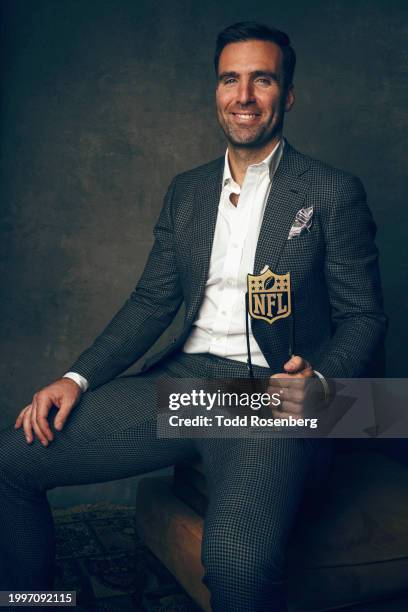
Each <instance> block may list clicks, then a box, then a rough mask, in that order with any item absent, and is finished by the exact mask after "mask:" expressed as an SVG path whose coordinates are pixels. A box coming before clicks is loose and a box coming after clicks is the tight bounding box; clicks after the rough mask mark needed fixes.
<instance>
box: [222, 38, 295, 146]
mask: <svg viewBox="0 0 408 612" xmlns="http://www.w3.org/2000/svg"><path fill="white" fill-rule="evenodd" d="M283 81H284V78H283V71H282V51H281V50H280V48H279V47H278V46H277V45H275V43H273V42H269V41H264V40H248V41H245V42H238V43H231V44H229V45H227V46H226V47H224V49H223V50H222V53H221V56H220V61H219V66H218V83H217V91H216V102H217V114H218V121H219V123H220V125H221V128H222V129H223V131H224V133H225V136H226V137H227V140H228V142H229V143H230V144H232V145H233V146H235V147H245V148H258V147H259V148H263V147H265V145H267V144H268V142H270V141H272V140H274V138H276V136H277V135H278V134H280V132H281V130H282V125H283V117H284V113H285V112H287V111H289V110H290V109H291V108H292V105H293V102H294V94H293V90H292V88H289V90H288V91H285V89H284V82H283Z"/></svg>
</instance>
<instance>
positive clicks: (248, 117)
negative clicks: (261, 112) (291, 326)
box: [235, 113, 257, 119]
mask: <svg viewBox="0 0 408 612" xmlns="http://www.w3.org/2000/svg"><path fill="white" fill-rule="evenodd" d="M235 115H236V116H237V117H239V118H240V119H254V118H255V117H257V115H255V114H253V115H248V114H245V115H241V113H235Z"/></svg>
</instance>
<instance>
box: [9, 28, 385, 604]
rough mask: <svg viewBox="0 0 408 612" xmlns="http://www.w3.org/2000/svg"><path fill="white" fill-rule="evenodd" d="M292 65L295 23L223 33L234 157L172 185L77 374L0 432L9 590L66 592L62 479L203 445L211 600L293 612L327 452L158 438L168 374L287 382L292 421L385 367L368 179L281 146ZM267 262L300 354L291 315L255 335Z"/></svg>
mask: <svg viewBox="0 0 408 612" xmlns="http://www.w3.org/2000/svg"><path fill="white" fill-rule="evenodd" d="M294 67H295V54H294V51H293V49H292V47H291V46H290V42H289V39H288V37H287V35H286V34H284V33H283V32H280V31H278V30H275V29H271V28H269V27H267V26H264V25H260V24H256V23H239V24H235V25H233V26H230V27H229V28H227V29H225V30H224V31H223V32H221V33H220V34H219V36H218V39H217V45H216V53H215V68H216V76H217V85H216V101H217V113H218V120H219V123H220V125H221V128H222V129H223V131H224V133H225V137H226V139H227V151H226V153H225V155H224V156H223V157H221V158H219V159H217V160H215V161H213V162H210V163H208V164H206V165H204V166H201V167H199V168H196V169H194V170H190V171H188V172H186V173H184V174H181V175H179V176H177V177H176V178H175V179H174V180H173V182H172V184H171V185H170V187H169V190H168V192H167V195H166V197H165V201H164V206H163V209H162V212H161V214H160V217H159V220H158V222H157V224H156V227H155V230H154V234H155V242H154V245H153V248H152V251H151V253H150V255H149V258H148V261H147V264H146V267H145V270H144V272H143V275H142V277H141V279H140V280H139V282H138V284H137V286H136V288H135V290H134V291H133V293H132V294H131V296H130V298H129V299H128V300H127V302H126V303H125V304H124V306H123V307H122V308H121V310H120V311H119V312H118V313H117V314H116V316H115V317H114V318H113V320H112V321H111V323H110V324H109V325H108V326H107V328H106V329H105V330H104V331H103V332H102V333H101V335H100V336H99V337H98V338H96V340H95V342H94V343H93V345H92V346H91V347H89V348H88V349H87V350H86V351H85V352H84V353H82V355H81V356H80V357H79V359H78V360H77V361H76V363H75V364H74V365H72V366H71V368H70V371H69V372H68V373H67V374H66V375H65V376H64V377H62V378H61V379H59V380H57V381H56V382H54V383H52V384H51V385H49V386H47V387H45V388H44V389H41V390H40V391H39V392H37V393H36V394H35V395H34V397H33V400H32V402H31V403H30V404H29V405H28V406H26V407H25V408H24V409H23V410H22V411H21V412H20V414H19V415H18V417H17V421H16V424H15V428H14V429H10V430H5V431H4V432H2V433H1V435H0V496H1V500H2V503H1V509H0V512H1V517H0V526H1V527H0V529H1V532H0V540H1V542H0V544H1V550H2V557H1V559H0V587H1V589H3V590H10V589H14V590H17V589H19V590H28V589H31V590H33V589H35V590H42V589H51V588H52V584H53V573H54V550H55V544H54V535H53V526H52V518H51V513H50V509H49V506H48V502H47V497H46V491H47V490H49V489H51V488H53V487H56V486H62V485H72V484H85V483H91V482H97V481H106V480H112V479H115V478H124V477H127V476H130V475H134V474H139V473H143V472H146V471H150V470H154V469H158V468H163V467H166V466H169V465H172V464H174V463H175V462H177V461H179V460H181V459H185V458H189V457H196V456H197V454H199V455H200V456H201V458H202V461H203V465H204V470H205V473H206V476H207V479H208V481H209V490H210V502H209V508H208V512H207V515H206V518H205V532H204V540H203V548H202V560H203V565H204V568H205V577H204V582H205V584H206V585H207V586H208V588H209V590H210V592H211V605H212V609H213V610H214V612H219V611H221V610H222V611H223V612H227V611H229V610H231V611H232V610H234V611H242V612H255V611H262V612H265V610H270V611H271V612H273V611H279V612H281V611H283V610H285V609H286V593H285V574H284V566H285V553H286V545H287V540H288V536H289V534H290V530H291V526H292V523H293V520H294V516H295V514H296V511H297V509H298V506H299V502H300V500H301V498H302V494H303V491H304V489H305V487H306V485H307V484H308V483H311V482H314V484H316V483H318V478H317V475H318V473H321V472H322V469H321V468H322V467H323V468H324V467H325V466H324V465H322V462H324V461H326V462H327V461H328V458H329V457H328V455H329V452H330V449H329V448H327V447H325V446H324V445H323V444H322V441H319V440H316V439H315V440H307V439H300V438H285V439H283V438H272V437H271V438H261V439H258V438H256V437H247V438H245V437H238V438H235V439H231V438H228V439H220V438H211V437H205V436H203V437H202V438H196V437H194V438H193V439H187V438H183V437H182V438H180V439H164V438H158V437H157V433H156V416H157V408H156V393H157V391H156V384H155V381H156V380H157V378H158V377H160V376H165V377H169V376H170V377H175V378H180V377H188V378H197V377H205V378H231V377H240V378H242V377H246V376H248V370H249V372H250V373H251V374H253V375H255V376H260V377H264V378H265V377H266V378H269V380H270V387H271V388H272V392H273V387H278V388H279V390H280V391H282V390H283V393H284V394H283V402H282V404H281V406H280V411H279V416H285V415H291V416H293V415H300V414H301V413H302V412H303V404H304V399H305V381H307V380H309V379H311V378H312V377H314V376H317V377H318V378H320V381H321V385H322V391H323V390H325V389H326V382H325V379H326V377H335V376H339V377H348V376H351V377H358V376H369V375H370V374H372V373H373V368H374V363H375V358H376V354H377V352H378V350H379V348H380V347H381V344H382V341H383V337H384V333H385V327H386V321H385V317H384V314H383V311H382V304H381V287H380V280H379V272H378V262H377V250H376V247H375V245H374V234H375V226H374V223H373V221H372V217H371V214H370V212H369V209H368V207H367V205H366V202H365V194H364V190H363V187H362V185H361V183H360V181H359V180H358V179H356V178H355V177H353V176H351V175H349V174H346V173H344V172H342V171H340V170H337V169H334V168H331V167H329V166H327V165H325V164H323V163H321V162H318V161H316V160H313V159H311V158H309V157H307V156H305V155H302V154H301V153H299V152H297V151H296V150H295V149H294V148H292V147H291V145H290V144H289V143H288V142H287V141H286V140H284V139H283V136H282V129H283V122H284V116H285V112H287V111H289V110H290V109H291V107H292V105H293V103H294V93H293V72H294ZM265 267H267V268H268V269H269V270H270V271H271V272H270V274H272V275H273V274H275V275H277V277H279V278H282V279H284V278H286V275H287V273H290V277H291V286H292V291H293V295H294V296H295V301H296V328H295V331H296V334H295V337H294V343H295V346H296V350H295V352H296V355H293V356H291V351H288V338H290V336H291V326H290V320H289V318H288V317H281V318H279V317H276V320H266V321H265V320H264V319H265V317H258V318H257V317H254V318H252V320H251V326H249V329H246V322H247V309H246V302H245V293H246V287H247V277H248V274H253V275H259V276H260V277H261V275H262V274H263V270H264V269H265ZM259 282H262V281H259ZM283 284H284V282H283V281H282V285H283ZM183 301H184V302H185V319H184V326H183V329H182V331H181V333H180V335H179V336H178V337H177V338H176V339H175V340H174V342H173V343H172V344H171V345H170V346H168V347H167V348H166V349H165V350H164V351H162V353H159V354H158V355H156V356H155V357H153V358H152V359H150V360H149V361H148V362H146V364H145V366H144V368H143V369H142V372H141V373H140V374H138V375H133V376H128V377H122V378H120V377H119V378H117V376H118V374H120V373H121V372H123V371H124V370H125V369H126V368H127V367H128V366H130V365H131V364H132V363H134V362H135V361H136V360H137V359H139V358H140V357H141V356H142V355H143V354H144V353H145V352H146V351H147V350H148V349H149V347H150V346H151V345H152V344H153V342H154V341H155V340H156V339H157V338H158V337H159V336H160V334H161V333H162V332H163V331H164V330H165V329H166V328H167V327H168V326H169V324H170V323H171V321H172V320H173V318H174V316H175V314H176V312H177V310H178V308H179V306H180V305H181V303H182V302H183ZM292 331H293V330H292ZM290 346H291V348H293V343H291V344H290ZM289 357H290V358H289ZM247 365H248V366H249V367H247ZM278 378H279V379H280V380H279V383H278V382H277V379H278ZM285 381H286V383H285ZM292 383H296V384H292ZM275 410H276V409H275V408H273V409H272V408H271V411H272V412H273V413H274V412H275Z"/></svg>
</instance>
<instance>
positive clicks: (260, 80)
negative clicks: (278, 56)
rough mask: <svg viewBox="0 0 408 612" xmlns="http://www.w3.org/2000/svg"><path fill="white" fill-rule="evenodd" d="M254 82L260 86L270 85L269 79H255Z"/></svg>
mask: <svg viewBox="0 0 408 612" xmlns="http://www.w3.org/2000/svg"><path fill="white" fill-rule="evenodd" d="M256 82H257V83H259V84H260V85H270V84H271V81H270V79H266V78H264V77H260V78H259V79H256Z"/></svg>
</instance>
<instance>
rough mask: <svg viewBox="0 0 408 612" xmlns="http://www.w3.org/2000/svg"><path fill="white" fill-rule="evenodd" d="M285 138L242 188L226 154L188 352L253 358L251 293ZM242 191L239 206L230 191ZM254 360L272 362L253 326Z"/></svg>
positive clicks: (255, 166)
mask: <svg viewBox="0 0 408 612" xmlns="http://www.w3.org/2000/svg"><path fill="white" fill-rule="evenodd" d="M282 149H283V141H281V142H278V144H277V145H276V147H275V148H274V149H273V151H272V152H271V153H270V154H269V155H268V157H266V158H265V159H264V160H263V161H262V162H260V163H258V164H252V165H251V166H249V167H248V168H247V171H246V174H245V178H244V182H243V184H242V187H241V188H240V186H239V185H238V184H237V183H236V182H235V181H234V179H233V178H232V176H231V170H230V166H229V162H228V150H227V152H226V153H225V163H224V176H223V182H222V191H221V197H220V203H219V207H218V216H217V223H216V226H215V234H214V242H213V247H212V251H211V259H210V266H209V271H208V278H207V282H206V286H205V293H204V299H203V302H202V304H201V307H200V310H199V311H198V315H197V318H196V320H195V321H194V323H193V328H192V331H191V333H190V335H189V337H188V339H187V341H186V343H185V344H184V346H183V351H184V352H186V353H212V354H213V355H218V356H219V357H226V358H228V359H234V360H236V361H243V362H246V361H247V346H246V327H245V323H246V316H247V313H246V308H245V293H246V290H247V274H249V273H251V274H253V273H254V270H253V266H254V260H255V251H256V246H257V244H258V236H259V232H260V229H261V225H262V219H263V214H264V211H265V206H266V202H267V199H268V195H269V192H270V189H271V184H272V181H273V176H274V174H275V172H276V169H277V167H278V165H279V162H280V160H281V157H282ZM232 193H235V194H237V195H239V201H238V205H237V206H234V204H232V203H231V201H230V195H231V194H232ZM249 341H250V346H251V358H252V363H254V364H256V365H259V366H263V367H268V363H267V361H266V359H265V357H264V356H263V354H262V351H261V349H260V348H259V346H258V343H257V342H256V340H255V338H254V337H253V335H252V331H251V329H250V328H249Z"/></svg>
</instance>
